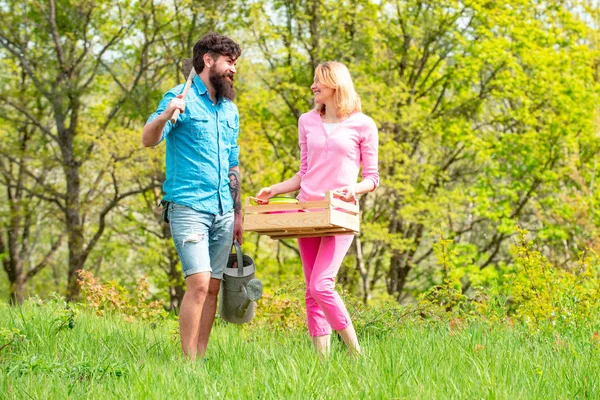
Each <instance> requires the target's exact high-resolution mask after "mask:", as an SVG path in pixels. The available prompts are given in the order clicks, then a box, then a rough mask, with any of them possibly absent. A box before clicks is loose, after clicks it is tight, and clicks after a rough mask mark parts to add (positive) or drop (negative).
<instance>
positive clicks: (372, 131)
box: [360, 120, 379, 190]
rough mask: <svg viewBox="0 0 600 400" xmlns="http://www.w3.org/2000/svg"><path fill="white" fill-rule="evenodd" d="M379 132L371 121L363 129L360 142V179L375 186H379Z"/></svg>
mask: <svg viewBox="0 0 600 400" xmlns="http://www.w3.org/2000/svg"><path fill="white" fill-rule="evenodd" d="M378 151H379V132H378V130H377V125H375V122H373V120H371V121H370V123H369V124H368V125H367V126H366V127H365V130H364V134H363V136H362V138H361V141H360V159H361V164H362V179H363V180H365V179H370V180H371V181H373V183H374V184H375V186H374V187H373V190H375V189H376V188H377V186H379V166H378V162H379V158H378Z"/></svg>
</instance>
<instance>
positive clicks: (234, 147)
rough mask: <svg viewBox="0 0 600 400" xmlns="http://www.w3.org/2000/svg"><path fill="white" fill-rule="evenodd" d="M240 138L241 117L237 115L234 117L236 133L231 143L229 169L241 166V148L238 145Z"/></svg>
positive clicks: (234, 132)
mask: <svg viewBox="0 0 600 400" xmlns="http://www.w3.org/2000/svg"><path fill="white" fill-rule="evenodd" d="M239 136H240V116H239V114H237V113H236V114H235V117H234V131H233V137H232V141H231V152H230V153H229V168H233V167H237V166H238V165H239V157H240V146H239V145H238V137H239Z"/></svg>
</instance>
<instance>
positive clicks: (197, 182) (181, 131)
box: [142, 33, 243, 359]
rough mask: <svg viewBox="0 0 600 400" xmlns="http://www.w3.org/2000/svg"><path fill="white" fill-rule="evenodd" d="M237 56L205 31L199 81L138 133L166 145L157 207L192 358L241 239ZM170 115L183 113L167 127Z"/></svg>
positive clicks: (198, 54)
mask: <svg viewBox="0 0 600 400" xmlns="http://www.w3.org/2000/svg"><path fill="white" fill-rule="evenodd" d="M240 54H241V50H240V47H239V45H238V44H237V43H235V42H234V41H233V40H231V39H229V38H228V37H225V36H222V35H219V34H216V33H209V34H207V35H206V36H204V37H203V38H202V39H200V40H199V41H198V43H196V45H195V46H194V56H193V65H194V69H195V70H196V73H197V76H196V77H194V80H193V82H192V85H191V87H190V90H189V92H188V94H187V97H186V99H185V100H184V99H183V95H182V92H183V88H184V85H183V84H181V85H179V86H176V87H174V88H173V89H171V90H169V91H168V92H167V93H166V94H165V95H164V97H163V99H162V100H161V102H160V103H159V105H158V108H157V109H156V111H155V112H154V113H153V114H152V115H151V116H150V117H149V118H148V121H147V122H146V125H145V126H144V130H143V132H142V143H143V145H144V146H146V147H151V146H156V145H157V144H159V143H160V142H161V141H162V140H163V139H165V140H166V143H167V144H166V146H167V147H166V180H165V182H164V185H163V191H164V193H165V194H164V200H163V202H164V207H166V211H167V213H168V214H167V215H168V221H169V224H170V228H171V235H172V237H173V242H174V243H175V247H176V249H177V253H178V254H179V258H180V260H181V265H182V270H183V274H184V276H185V282H186V292H185V295H184V297H183V301H182V303H181V309H180V311H179V327H180V336H181V347H182V350H183V352H184V353H185V354H186V355H187V356H188V357H189V358H190V359H194V358H196V357H197V356H200V357H201V356H203V355H204V353H205V352H206V348H207V346H208V339H209V336H210V331H211V329H212V326H213V322H214V319H215V312H216V306H217V295H218V293H219V287H220V284H221V280H222V278H223V270H224V268H225V267H226V265H227V261H228V258H229V253H230V250H231V245H232V243H233V240H234V239H235V240H237V241H238V242H240V243H241V242H242V233H243V232H242V219H241V217H242V215H241V201H240V182H241V178H240V174H239V167H238V155H239V147H238V144H237V140H238V133H239V114H238V110H237V107H236V106H235V104H233V99H234V97H235V91H234V89H233V80H234V75H235V73H236V69H235V65H236V61H237V59H238V57H239V56H240ZM175 110H179V111H180V113H181V114H180V115H179V117H178V119H177V120H176V121H175V123H171V121H170V119H171V116H172V115H173V112H174V111H175ZM230 182H234V183H233V184H231V183H230ZM165 219H167V218H165Z"/></svg>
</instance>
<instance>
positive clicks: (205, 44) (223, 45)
mask: <svg viewBox="0 0 600 400" xmlns="http://www.w3.org/2000/svg"><path fill="white" fill-rule="evenodd" d="M206 53H208V54H209V55H210V56H211V57H212V58H214V59H215V60H216V59H217V58H218V57H219V56H228V57H231V58H233V59H234V60H237V59H238V57H239V56H240V55H241V54H242V50H241V49H240V46H239V45H238V44H237V43H236V42H234V41H233V40H231V39H229V38H228V37H227V36H223V35H219V34H218V33H214V32H211V33H207V34H206V35H204V37H203V38H202V39H200V40H198V42H197V43H196V44H195V45H194V62H193V64H194V69H195V70H196V73H197V74H199V73H200V72H202V70H203V69H204V55H205V54H206Z"/></svg>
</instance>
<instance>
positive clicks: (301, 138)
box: [296, 117, 308, 178]
mask: <svg viewBox="0 0 600 400" xmlns="http://www.w3.org/2000/svg"><path fill="white" fill-rule="evenodd" d="M298 144H299V145H300V170H299V171H298V173H297V174H296V175H298V176H299V177H300V178H302V177H303V176H304V174H306V170H307V168H308V147H307V145H306V131H305V130H304V124H303V123H302V117H300V118H299V119H298Z"/></svg>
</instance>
